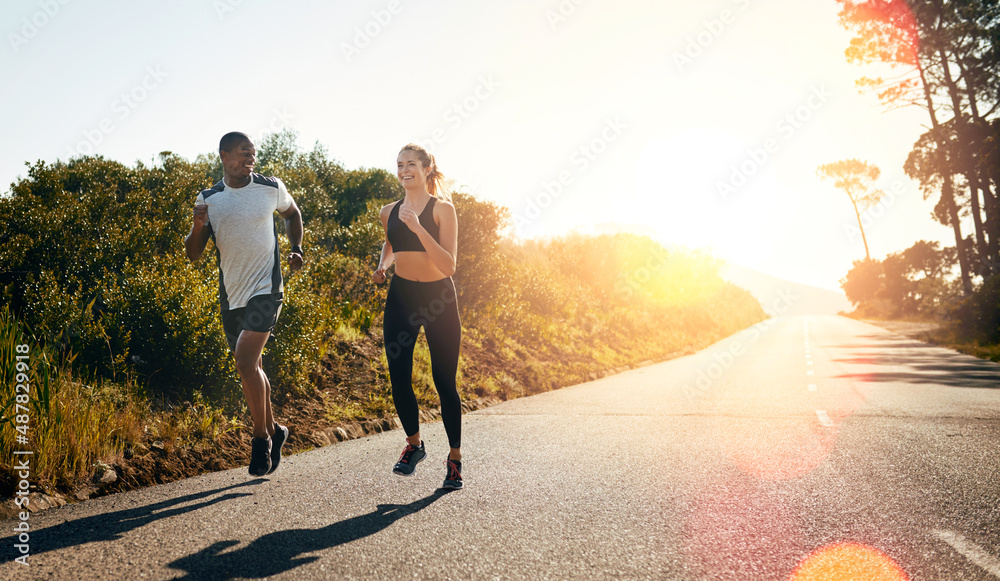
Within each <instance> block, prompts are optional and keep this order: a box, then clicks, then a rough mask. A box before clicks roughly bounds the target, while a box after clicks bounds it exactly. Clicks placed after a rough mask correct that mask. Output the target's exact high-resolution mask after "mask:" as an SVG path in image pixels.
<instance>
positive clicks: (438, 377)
mask: <svg viewBox="0 0 1000 581" xmlns="http://www.w3.org/2000/svg"><path fill="white" fill-rule="evenodd" d="M396 176H397V177H398V178H399V182H400V183H401V184H403V189H404V190H405V191H406V195H404V196H403V199H401V200H399V201H398V202H394V203H392V204H388V205H386V206H385V207H383V208H382V211H381V213H380V217H381V219H382V227H383V228H384V229H385V243H384V244H383V245H382V256H381V258H380V260H379V265H378V268H377V269H376V270H375V272H374V273H372V281H374V282H375V283H377V284H382V283H384V282H385V280H386V274H385V271H386V270H387V269H388V268H389V267H390V266H392V263H393V262H395V263H396V273H395V275H394V276H393V277H392V282H390V283H389V292H388V295H387V296H386V299H385V317H384V320H383V324H382V336H383V339H384V340H385V355H386V359H387V360H388V361H389V380H390V382H391V383H392V399H393V402H394V403H395V405H396V413H397V414H398V415H399V421H400V422H401V423H402V424H403V431H404V432H406V448H405V449H404V450H403V453H402V455H400V457H399V461H398V462H396V466H395V467H394V468H393V469H392V471H393V472H394V473H395V474H400V475H403V476H409V475H411V474H413V471H414V470H415V469H416V467H417V463H418V462H420V461H421V460H423V459H424V458H425V457H426V456H427V453H426V451H425V450H424V442H423V440H421V439H420V424H419V417H418V410H417V397H416V395H414V393H413V385H412V383H411V379H412V375H413V346H414V344H415V343H416V340H417V334H418V333H419V332H420V327H423V328H424V335H425V336H426V338H427V347H428V349H429V350H430V354H431V375H432V376H433V378H434V387H435V388H436V389H437V392H438V396H439V398H440V399H441V419H442V420H443V421H444V429H445V432H446V433H447V434H448V444H449V446H451V452H449V454H448V459H447V460H446V461H445V466H446V467H447V474H446V475H445V480H444V484H443V486H442V487H443V488H450V489H458V488H462V450H461V440H462V400H461V398H460V397H459V395H458V388H457V386H456V385H455V377H456V375H457V373H458V348H459V344H460V343H461V340H462V325H461V321H460V320H459V317H458V302H457V300H456V296H455V284H454V283H453V282H452V280H451V275H452V274H454V273H455V256H456V251H457V247H458V218H457V217H456V214H455V206H453V205H452V204H451V203H450V202H448V201H447V200H443V199H441V198H440V197H438V193H439V191H440V189H441V181H442V180H443V179H444V175H442V174H441V172H440V171H439V170H438V168H437V163H436V162H435V161H434V156H433V155H431V154H430V153H428V152H427V150H426V149H424V148H423V147H420V146H419V145H414V144H412V143H411V144H409V145H407V146H405V147H403V149H402V150H401V151H400V152H399V156H398V157H397V158H396Z"/></svg>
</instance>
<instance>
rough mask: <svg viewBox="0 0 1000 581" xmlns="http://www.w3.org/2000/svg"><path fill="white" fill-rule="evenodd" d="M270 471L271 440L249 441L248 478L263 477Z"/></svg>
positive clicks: (258, 439)
mask: <svg viewBox="0 0 1000 581" xmlns="http://www.w3.org/2000/svg"><path fill="white" fill-rule="evenodd" d="M270 469H271V438H254V439H253V440H251V441H250V476H263V475H265V474H267V471H268V470H270Z"/></svg>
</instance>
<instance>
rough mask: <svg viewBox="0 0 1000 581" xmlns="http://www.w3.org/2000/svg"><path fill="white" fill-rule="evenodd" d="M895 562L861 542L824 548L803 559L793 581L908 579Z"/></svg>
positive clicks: (899, 580)
mask: <svg viewBox="0 0 1000 581" xmlns="http://www.w3.org/2000/svg"><path fill="white" fill-rule="evenodd" d="M908 580H909V576H907V574H906V572H905V571H903V569H902V568H901V567H900V566H899V565H897V564H896V562H895V561H893V560H892V559H890V558H889V557H888V556H886V555H885V554H883V553H882V552H881V551H879V550H877V549H873V548H872V547H869V546H866V545H861V544H858V543H841V544H836V545H831V546H827V547H823V548H821V549H819V550H817V551H816V552H814V553H813V554H811V555H809V556H808V557H807V558H806V559H805V560H803V561H802V562H801V563H799V565H798V566H797V567H796V568H795V571H793V572H792V575H791V577H789V581H908Z"/></svg>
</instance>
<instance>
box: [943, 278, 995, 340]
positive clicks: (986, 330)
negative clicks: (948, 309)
mask: <svg viewBox="0 0 1000 581" xmlns="http://www.w3.org/2000/svg"><path fill="white" fill-rule="evenodd" d="M952 317H953V318H954V319H955V321H956V322H957V323H958V333H959V336H960V338H961V339H962V340H966V341H977V342H980V343H985V344H992V345H996V344H997V343H1000V275H998V274H995V275H993V276H992V277H990V278H988V279H986V280H985V281H984V282H983V284H982V285H981V286H980V287H979V288H978V289H977V290H976V292H975V293H973V295H972V296H970V297H968V298H966V299H965V300H963V301H962V302H961V303H960V304H959V306H958V307H957V308H956V309H955V310H954V312H953V313H952Z"/></svg>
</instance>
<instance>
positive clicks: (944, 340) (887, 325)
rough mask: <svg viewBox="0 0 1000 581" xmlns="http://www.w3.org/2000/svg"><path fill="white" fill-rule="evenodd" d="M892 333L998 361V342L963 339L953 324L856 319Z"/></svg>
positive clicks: (999, 360)
mask: <svg viewBox="0 0 1000 581" xmlns="http://www.w3.org/2000/svg"><path fill="white" fill-rule="evenodd" d="M858 320H860V321H863V322H865V323H870V324H872V325H875V326H877V327H882V328H883V329H886V330H888V331H892V332H893V333H899V334H901V335H906V336H907V337H911V338H913V339H917V340H919V341H924V342H926V343H931V344H934V345H938V346H940V347H946V348H948V349H953V350H955V351H958V352H959V353H965V354H966V355H972V356H973V357H978V358H980V359H988V360H990V361H996V362H1000V344H984V343H981V342H979V341H969V340H963V339H962V338H961V333H960V331H959V330H958V328H957V327H956V326H955V325H954V324H949V323H947V322H941V321H935V320H924V319H920V320H915V319H870V318H864V319H858Z"/></svg>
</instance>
